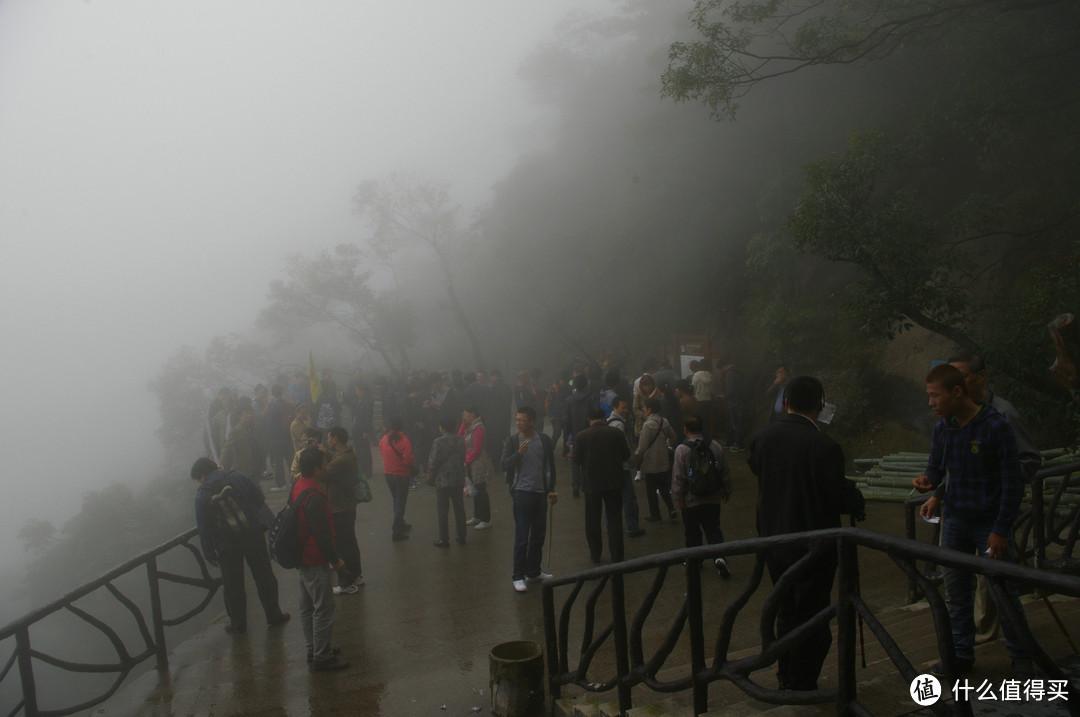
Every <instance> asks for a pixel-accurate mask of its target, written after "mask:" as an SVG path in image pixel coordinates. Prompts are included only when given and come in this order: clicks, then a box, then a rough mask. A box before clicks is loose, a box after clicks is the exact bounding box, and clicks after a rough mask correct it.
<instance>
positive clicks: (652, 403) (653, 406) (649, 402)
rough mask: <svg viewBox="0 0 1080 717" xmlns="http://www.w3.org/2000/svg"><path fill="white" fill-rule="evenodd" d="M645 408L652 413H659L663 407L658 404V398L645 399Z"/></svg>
mask: <svg viewBox="0 0 1080 717" xmlns="http://www.w3.org/2000/svg"><path fill="white" fill-rule="evenodd" d="M645 408H647V409H649V410H650V411H652V412H653V413H660V411H661V410H662V409H663V406H662V405H661V404H660V399H659V398H646V399H645Z"/></svg>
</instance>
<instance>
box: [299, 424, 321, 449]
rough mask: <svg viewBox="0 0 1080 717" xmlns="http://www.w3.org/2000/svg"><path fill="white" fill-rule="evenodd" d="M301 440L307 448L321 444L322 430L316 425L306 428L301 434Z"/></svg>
mask: <svg viewBox="0 0 1080 717" xmlns="http://www.w3.org/2000/svg"><path fill="white" fill-rule="evenodd" d="M300 441H301V442H302V443H303V444H304V447H305V448H307V447H311V446H317V445H319V442H320V441H322V431H320V430H319V429H318V428H315V427H314V426H311V427H309V428H305V429H304V431H303V432H302V433H301V434H300Z"/></svg>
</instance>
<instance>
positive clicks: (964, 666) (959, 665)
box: [930, 660, 975, 677]
mask: <svg viewBox="0 0 1080 717" xmlns="http://www.w3.org/2000/svg"><path fill="white" fill-rule="evenodd" d="M974 666H975V662H974V661H973V660H956V675H955V677H959V676H960V675H963V674H966V673H968V672H971V668H972V667H974ZM930 674H931V675H933V676H934V677H949V676H950V675H949V673H948V672H946V670H945V663H944V662H935V663H934V664H933V666H932V667H931V668H930Z"/></svg>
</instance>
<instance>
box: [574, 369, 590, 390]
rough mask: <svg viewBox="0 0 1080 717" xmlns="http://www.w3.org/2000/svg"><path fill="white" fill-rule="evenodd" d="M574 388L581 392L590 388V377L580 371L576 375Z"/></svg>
mask: <svg viewBox="0 0 1080 717" xmlns="http://www.w3.org/2000/svg"><path fill="white" fill-rule="evenodd" d="M574 390H575V391H577V392H580V393H584V392H585V391H588V390H589V379H588V378H586V377H585V374H583V373H579V374H578V375H577V376H574Z"/></svg>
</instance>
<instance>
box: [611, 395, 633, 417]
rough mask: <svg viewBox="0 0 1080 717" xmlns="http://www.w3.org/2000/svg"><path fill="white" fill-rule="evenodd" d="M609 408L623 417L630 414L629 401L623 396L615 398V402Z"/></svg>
mask: <svg viewBox="0 0 1080 717" xmlns="http://www.w3.org/2000/svg"><path fill="white" fill-rule="evenodd" d="M611 410H612V412H614V413H617V414H619V415H620V416H622V417H623V418H627V417H628V416H629V415H630V402H629V401H627V400H626V399H625V398H616V399H615V404H614V405H613V406H612V407H611Z"/></svg>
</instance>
